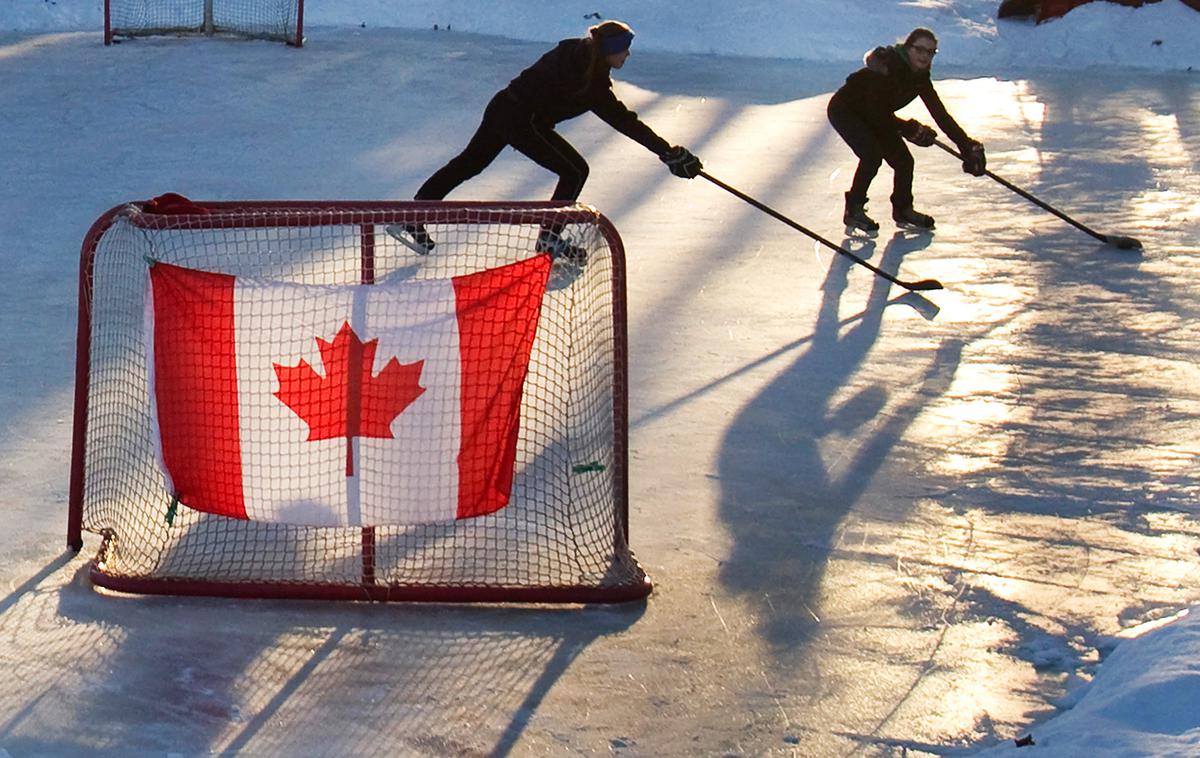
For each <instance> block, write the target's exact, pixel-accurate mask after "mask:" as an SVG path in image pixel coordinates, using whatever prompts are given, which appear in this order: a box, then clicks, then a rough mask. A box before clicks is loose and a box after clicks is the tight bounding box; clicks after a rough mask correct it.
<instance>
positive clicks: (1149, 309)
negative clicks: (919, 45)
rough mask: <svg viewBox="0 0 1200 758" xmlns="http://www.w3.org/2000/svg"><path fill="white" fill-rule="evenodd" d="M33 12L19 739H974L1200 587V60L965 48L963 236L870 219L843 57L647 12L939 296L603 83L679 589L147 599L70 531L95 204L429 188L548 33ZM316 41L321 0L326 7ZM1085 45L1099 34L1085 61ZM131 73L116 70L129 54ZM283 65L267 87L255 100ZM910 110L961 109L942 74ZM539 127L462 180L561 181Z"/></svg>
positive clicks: (878, 251)
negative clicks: (626, 114) (697, 43)
mask: <svg viewBox="0 0 1200 758" xmlns="http://www.w3.org/2000/svg"><path fill="white" fill-rule="evenodd" d="M310 35H311V36H312V37H313V38H314V41H313V43H312V44H309V45H308V46H307V47H306V48H305V49H304V50H302V51H297V50H293V49H289V48H286V47H284V46H282V45H276V44H269V43H243V42H230V41H223V40H215V41H199V40H182V41H181V40H175V39H169V38H167V39H148V40H139V41H137V42H135V43H127V44H122V45H118V46H115V47H113V48H110V49H104V48H103V47H102V46H101V45H100V40H99V34H98V33H83V34H77V33H72V34H61V35H17V34H5V35H0V93H3V95H2V97H3V107H2V108H0V124H2V129H0V135H2V136H0V145H3V146H4V147H5V150H4V152H3V158H0V261H2V264H3V271H4V274H3V275H2V276H0V335H3V337H4V344H5V350H4V354H3V358H2V359H0V386H2V387H3V392H2V393H0V425H2V428H3V430H4V434H3V435H2V436H0V513H2V514H3V515H2V516H0V518H2V520H3V528H2V529H0V554H3V555H4V556H5V557H6V560H4V561H3V563H0V582H2V584H0V588H2V591H0V670H3V671H4V676H3V679H4V682H5V686H4V687H2V688H0V757H4V756H11V758H21V757H22V756H84V755H87V756H96V755H113V756H194V755H208V754H232V753H241V754H245V755H255V756H308V755H312V756H351V755H389V756H399V755H421V756H448V755H463V756H473V755H481V756H483V755H489V756H490V755H495V756H502V755H514V756H524V755H547V756H551V755H554V756H557V755H629V756H691V755H706V756H707V755H714V756H720V755H738V756H759V755H796V756H831V755H839V756H841V755H855V756H901V755H907V756H918V755H961V754H965V753H968V752H970V750H969V748H973V747H985V746H987V745H989V744H992V743H994V742H996V741H998V740H1009V739H1012V738H1013V737H1016V736H1020V735H1021V734H1023V733H1024V732H1025V730H1026V729H1027V728H1028V726H1029V725H1030V724H1031V723H1032V722H1034V721H1036V720H1038V719H1041V718H1044V717H1046V716H1048V715H1049V714H1050V713H1051V712H1052V711H1053V709H1054V707H1055V704H1056V703H1058V702H1059V700H1060V698H1062V697H1063V696H1064V694H1065V693H1067V692H1068V691H1069V689H1070V686H1071V685H1072V684H1073V683H1076V682H1078V681H1079V680H1080V678H1086V677H1087V676H1089V675H1090V673H1091V671H1092V670H1093V668H1094V666H1095V664H1096V662H1097V661H1098V660H1099V659H1100V658H1101V656H1102V655H1103V654H1104V653H1105V652H1106V651H1108V650H1110V649H1111V648H1112V646H1113V645H1114V644H1115V641H1116V639H1117V638H1116V636H1115V635H1117V633H1118V632H1120V631H1121V630H1122V629H1125V628H1129V627H1133V626H1136V625H1137V624H1140V623H1143V622H1146V621H1151V620H1154V619H1156V618H1159V617H1161V616H1164V615H1169V614H1172V613H1174V612H1175V611H1177V610H1178V609H1180V608H1182V607H1185V606H1187V605H1188V604H1190V603H1192V602H1195V601H1196V600H1197V599H1198V598H1200V590H1198V589H1197V588H1198V587H1200V554H1198V550H1200V507H1198V506H1197V495H1198V493H1200V468H1198V467H1197V465H1196V462H1197V454H1198V452H1200V450H1198V443H1197V439H1198V438H1197V421H1196V419H1197V418H1198V417H1200V368H1198V367H1197V359H1198V357H1200V319H1198V318H1197V316H1200V304H1198V302H1197V299H1196V292H1197V282H1198V281H1200V273H1197V272H1198V269H1197V265H1198V264H1197V261H1198V257H1197V252H1198V251H1200V246H1198V240H1200V171H1198V170H1197V166H1198V163H1200V157H1198V156H1200V84H1198V80H1197V77H1196V76H1195V74H1184V73H1178V74H1176V73H1171V72H1166V73H1164V72H1153V73H1137V72H1133V71H1130V70H1109V71H1105V72H1104V73H1103V75H1096V76H1095V77H1094V78H1090V79H1088V83H1087V87H1088V92H1087V94H1086V96H1085V95H1084V94H1083V93H1082V91H1081V87H1080V76H1081V75H1080V74H1079V73H1078V72H1062V73H1055V72H1052V71H1045V70H1042V71H1037V72H1033V71H1030V72H1027V73H1023V74H1022V73H1016V74H1014V73H1013V72H1005V73H1004V75H1003V77H1000V76H998V75H997V74H996V73H995V72H988V71H981V70H965V69H957V68H953V67H939V68H937V69H935V73H936V77H937V81H938V89H939V92H940V93H941V95H942V97H943V99H944V100H945V101H946V103H947V105H948V107H949V109H950V111H951V113H953V114H954V115H955V116H956V118H957V119H958V120H959V122H960V123H961V124H963V126H964V127H965V128H966V129H967V130H968V132H970V133H971V135H972V136H974V137H976V138H978V139H980V140H982V141H983V142H984V143H985V144H986V145H987V147H988V156H989V164H988V165H989V168H991V169H992V170H993V171H995V172H996V173H997V174H999V175H1001V176H1003V177H1005V178H1006V179H1009V180H1010V181H1013V182H1015V183H1017V184H1018V185H1021V186H1023V187H1025V188H1027V189H1029V190H1030V191H1032V192H1034V193H1035V194H1037V195H1038V196H1039V197H1041V198H1042V199H1044V200H1046V201H1048V202H1051V203H1053V204H1055V205H1057V206H1058V207H1060V208H1062V209H1063V210H1066V211H1067V212H1068V213H1070V214H1071V215H1073V216H1074V217H1076V218H1078V219H1080V220H1082V221H1084V222H1085V223H1087V224H1088V225H1090V226H1092V227H1094V228H1096V229H1098V230H1100V231H1102V232H1108V233H1117V234H1125V235H1131V236H1134V237H1136V238H1138V239H1140V240H1141V241H1142V242H1143V243H1144V245H1145V248H1146V249H1145V251H1144V253H1141V254H1137V253H1130V252H1123V251H1118V250H1115V249H1112V248H1109V247H1105V246H1103V245H1101V244H1100V243H1098V242H1096V241H1095V240H1093V239H1092V238H1090V237H1088V236H1087V235H1085V234H1083V233H1081V232H1079V231H1078V230H1075V229H1073V228H1072V227H1070V226H1068V225H1066V224H1065V223H1063V222H1062V221H1060V220H1058V219H1055V218H1054V217H1052V216H1050V215H1049V214H1047V213H1044V212H1042V211H1039V210H1038V209H1037V208H1035V207H1034V206H1032V205H1030V204H1029V203H1028V202H1026V201H1025V200H1022V199H1021V198H1019V197H1017V196H1016V195H1014V194H1012V193H1010V192H1008V191H1007V190H1005V189H1003V188H1002V187H1000V186H999V185H998V184H996V183H994V182H991V181H990V180H988V179H986V178H974V177H970V176H968V175H966V174H964V173H962V171H961V170H960V168H959V165H958V163H957V162H956V161H954V160H952V159H951V158H950V157H949V156H947V155H945V154H944V153H941V152H940V151H938V150H937V149H936V148H929V149H926V150H919V149H915V152H916V159H917V186H916V196H917V207H918V209H922V210H925V211H927V212H929V213H931V214H932V215H934V216H935V217H936V218H937V230H936V234H934V235H932V236H930V235H913V234H900V233H895V229H894V227H893V226H892V224H891V223H890V220H888V218H887V216H888V213H887V194H888V190H889V184H890V180H891V174H890V171H889V170H888V169H887V168H886V167H885V168H884V169H883V171H882V172H881V174H880V176H879V178H878V179H877V180H876V183H875V185H874V186H873V195H872V200H873V203H872V206H871V208H872V211H873V212H874V213H873V215H875V216H876V218H879V219H880V221H881V223H882V224H883V228H882V230H881V233H880V236H879V237H878V239H877V240H875V241H874V242H873V243H863V242H861V241H847V240H844V238H843V236H842V235H841V223H840V215H841V207H842V205H841V204H842V192H843V191H844V189H845V187H846V185H848V182H849V177H850V174H851V172H852V171H853V169H854V161H853V157H852V155H851V153H850V151H849V150H848V149H847V148H846V147H845V146H844V144H842V142H841V141H840V140H839V139H838V138H837V136H836V135H835V134H834V132H833V131H832V129H831V128H829V126H828V124H827V122H826V120H825V113H824V110H825V104H826V102H827V100H828V97H829V95H830V94H831V93H832V92H833V91H834V90H835V89H836V88H837V86H838V85H839V84H840V83H841V81H842V79H843V77H844V76H845V75H846V74H847V73H848V72H849V69H848V68H847V66H846V65H845V64H844V63H838V64H813V63H810V62H803V61H783V60H751V59H744V58H721V57H719V56H697V55H679V54H669V53H656V52H650V51H645V52H640V51H639V52H637V53H636V55H635V56H634V57H633V58H631V59H630V62H629V64H628V65H627V66H626V68H625V70H624V71H622V72H621V74H620V77H619V79H620V83H619V84H618V92H619V94H620V95H621V97H622V98H623V99H624V100H625V102H626V103H627V104H629V105H630V106H631V107H633V108H635V110H637V111H638V113H639V114H640V115H641V116H642V117H643V119H644V120H645V121H646V122H648V123H649V124H651V125H653V127H654V128H655V129H656V130H657V131H658V132H659V133H660V134H662V135H663V136H664V137H666V138H667V139H668V140H670V141H671V142H672V143H679V144H683V145H687V146H688V147H690V148H691V149H692V150H693V151H694V152H695V153H696V154H698V155H699V156H700V157H701V158H702V159H703V160H704V162H705V168H706V170H708V171H709V172H710V173H711V174H712V175H713V176H715V177H718V178H720V179H722V180H724V181H726V182H728V183H730V184H732V185H734V186H736V187H738V188H739V189H741V190H743V191H745V192H747V193H749V194H751V195H752V196H754V197H756V198H758V199H759V200H761V201H763V202H765V203H767V204H769V205H770V206H772V207H774V208H776V209H778V210H779V211H781V212H783V213H785V214H787V215H788V216H790V217H792V218H793V219H795V220H796V221H798V222H800V223H802V224H804V225H806V226H808V227H809V228H810V229H813V230H814V231H817V232H819V233H820V234H823V235H825V236H827V237H829V238H831V239H833V240H834V241H836V242H839V243H843V242H845V244H847V245H848V246H850V249H851V250H853V251H854V252H855V253H856V254H857V255H859V256H862V257H863V258H866V259H867V260H869V261H870V262H871V263H872V264H874V265H877V266H879V267H881V268H883V269H884V270H887V271H890V272H894V273H895V274H896V275H897V276H899V277H900V278H902V279H906V280H916V279H925V278H935V279H938V280H939V281H941V282H942V283H943V284H944V285H945V289H944V290H941V291H934V292H928V293H925V295H926V297H924V298H922V297H919V296H915V295H911V294H909V295H906V294H905V291H904V290H903V289H901V288H898V287H896V286H894V285H889V284H888V282H886V281H884V280H883V279H880V278H878V277H876V276H874V275H872V274H871V272H869V271H867V270H866V269H865V268H863V267H860V266H858V265H855V264H854V263H852V262H851V261H849V260H848V259H847V258H845V257H843V256H840V255H838V254H836V253H833V252H832V251H830V250H829V249H827V248H824V247H822V246H820V245H817V244H815V243H814V242H813V241H811V240H810V239H808V238H807V237H805V236H804V235H802V234H800V233H798V232H796V231H794V230H792V229H789V228H788V227H786V226H785V225H783V224H781V223H779V222H778V221H775V220H773V219H771V218H770V217H768V216H766V215H765V214H763V213H762V212H760V211H758V210H756V209H754V208H753V207H751V206H750V205H748V204H746V203H743V202H741V201H740V200H738V199H737V198H735V197H733V196H732V195H730V194H728V193H726V192H724V191H722V190H721V189H719V188H718V187H716V186H714V185H712V184H710V183H708V182H706V181H704V180H702V179H696V180H693V181H690V182H688V181H684V180H680V179H676V178H674V177H672V176H671V175H669V174H668V173H667V171H666V170H665V169H664V167H663V166H662V165H661V164H660V163H659V161H658V160H657V159H656V158H655V157H654V156H653V155H651V154H650V153H648V152H646V151H645V150H644V149H643V148H641V147H640V146H638V145H637V144H635V143H633V142H632V141H630V140H628V139H626V138H624V137H623V136H621V135H619V134H617V133H616V132H614V131H612V130H611V129H609V128H608V127H607V126H605V125H604V124H603V123H602V122H600V121H599V120H598V119H596V118H594V117H591V116H585V117H583V118H580V119H577V120H575V121H572V122H570V123H568V124H564V125H563V128H562V129H561V131H562V133H563V134H564V135H565V136H567V137H568V138H569V139H570V140H571V141H572V142H573V143H574V144H575V145H576V147H578V148H579V150H580V152H581V153H583V154H584V155H585V156H586V157H587V159H588V161H589V163H590V165H591V169H592V172H591V177H590V179H589V182H588V185H587V187H586V189H585V190H584V194H583V197H582V198H581V199H582V200H583V201H585V202H588V203H590V204H592V205H594V206H596V207H597V208H599V209H600V210H601V211H602V212H603V213H604V214H605V215H606V216H608V217H609V218H610V219H612V220H613V222H614V223H615V225H616V226H617V228H618V229H619V230H620V232H621V235H622V237H623V239H624V242H625V246H626V251H627V255H628V269H629V280H628V286H629V303H628V305H629V313H630V320H629V339H630V345H631V352H630V371H631V376H630V378H631V393H630V400H631V409H630V445H631V466H632V473H631V509H632V513H631V527H630V533H631V541H632V544H633V548H634V551H635V552H636V554H637V557H638V559H639V560H640V562H641V563H642V565H643V566H644V567H645V568H646V570H647V571H648V573H649V574H650V575H651V577H652V579H653V580H654V582H655V590H654V593H653V594H652V595H651V597H650V598H649V600H648V601H647V602H645V603H635V604H629V605H617V606H607V607H588V608H580V607H567V608H557V607H555V608H546V607H533V608H531V607H468V606H443V605H432V606H431V605H401V604H396V605H368V604H334V603H318V602H283V601H235V600H220V599H187V598H169V597H151V598H143V597H136V598H131V597H112V596H103V595H101V594H99V593H97V592H95V591H94V590H93V589H92V588H91V586H90V584H89V582H88V580H87V562H88V560H89V559H90V558H91V556H92V553H93V551H94V549H95V546H96V544H97V543H98V540H97V539H96V538H95V537H94V536H89V541H88V542H87V544H86V546H85V548H84V550H83V551H82V552H81V553H80V554H79V555H73V554H71V553H70V552H68V551H66V550H65V530H66V515H67V510H66V502H67V485H68V468H69V458H70V453H69V451H70V435H71V407H72V397H73V392H74V385H73V382H74V350H75V345H74V342H75V318H76V294H77V293H76V288H77V265H78V253H79V244H80V241H81V240H82V238H83V235H84V233H85V232H86V230H87V228H88V226H89V225H90V224H91V222H92V221H93V220H94V219H95V218H96V217H97V216H99V215H100V214H101V213H102V212H104V211H105V210H107V209H108V208H110V207H112V206H114V205H116V204H118V203H120V202H122V201H126V200H140V199H147V198H149V197H152V196H154V195H157V194H159V193H162V192H167V191H175V192H181V193H184V194H186V195H189V196H191V197H193V198H199V199H406V198H408V197H410V196H411V195H412V193H413V192H414V191H415V189H416V187H417V186H419V184H420V183H421V181H422V180H423V179H424V178H425V177H426V176H428V175H429V174H430V173H431V172H432V171H433V170H435V169H436V168H438V167H439V166H440V165H442V163H444V162H445V161H446V160H447V159H448V158H450V157H451V156H452V155H453V154H454V153H456V152H457V151H458V150H459V149H460V148H461V146H462V145H463V144H465V142H466V140H467V138H468V137H469V136H470V135H471V133H472V132H473V130H474V128H475V126H476V124H477V123H478V117H479V113H480V111H481V108H482V106H483V105H484V104H485V103H486V101H487V99H488V98H489V97H490V96H491V95H492V93H493V92H494V91H495V90H496V89H498V88H499V87H502V86H504V84H505V83H506V82H507V81H508V79H509V78H510V77H511V76H512V75H513V74H514V73H515V72H517V71H519V70H520V69H521V68H523V67H524V66H525V65H527V64H528V63H529V62H530V61H532V60H534V59H535V58H536V57H537V55H539V54H540V53H541V52H542V51H543V49H544V48H546V47H547V46H546V45H545V44H542V43H535V42H518V41H513V40H506V39H501V38H494V37H484V36H475V35H467V34H459V33H454V34H447V33H437V32H433V31H403V30H371V29H367V30H360V29H322V30H319V33H318V31H315V30H314V31H310ZM318 40H319V41H318ZM1084 76H1088V75H1087V74H1084ZM117 85H119V86H117ZM250 103H253V104H254V105H253V107H250V106H249V105H248V104H250ZM912 112H913V114H914V115H916V116H917V117H919V118H921V119H922V120H926V121H927V120H928V117H927V116H926V115H925V113H924V111H923V109H921V108H920V106H919V105H917V106H915V107H914V108H913V111H912ZM552 185H553V179H552V177H551V176H550V175H548V174H546V173H545V172H543V171H541V170H540V169H538V168H537V167H536V166H534V165H533V164H531V163H530V162H528V161H527V160H525V159H523V158H522V157H520V156H519V155H515V154H514V153H512V152H511V151H508V152H506V153H505V154H504V155H503V156H502V157H501V159H500V160H498V161H497V162H496V163H495V164H494V165H493V166H492V167H491V168H490V169H489V170H488V171H487V172H485V173H484V174H483V175H481V176H480V177H478V178H477V179H475V180H473V181H472V182H471V183H469V184H467V185H465V186H463V187H462V188H460V190H459V191H458V192H456V193H455V194H454V195H452V198H455V199H526V198H543V197H546V196H548V195H549V193H550V190H551V187H552Z"/></svg>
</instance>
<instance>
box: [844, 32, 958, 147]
mask: <svg viewBox="0 0 1200 758" xmlns="http://www.w3.org/2000/svg"><path fill="white" fill-rule="evenodd" d="M869 55H870V56H874V59H875V60H877V61H879V62H880V63H882V64H883V65H885V66H886V67H887V73H886V74H883V73H879V72H877V71H874V70H872V69H870V68H866V67H864V68H860V69H859V70H858V71H855V72H854V73H853V74H851V75H850V76H848V77H846V83H845V84H843V85H842V87H841V89H839V90H838V91H837V92H835V93H834V95H833V98H832V99H831V100H830V102H829V105H830V108H831V109H834V108H836V109H849V110H851V111H853V112H854V113H856V114H858V115H859V116H860V117H862V118H863V119H864V120H865V121H867V122H868V123H870V124H871V125H872V126H874V127H875V128H876V129H888V130H891V131H896V130H897V129H898V128H899V123H900V119H898V118H896V115H895V113H896V111H898V110H900V109H901V108H903V107H904V106H906V105H908V104H909V103H911V102H912V101H913V99H914V98H917V97H920V98H921V102H923V103H925V108H926V109H927V110H928V111H929V115H931V116H933V120H934V123H936V124H937V125H938V128H939V129H941V130H942V132H944V133H945V135H946V136H947V137H949V138H950V139H951V140H952V141H953V142H954V144H956V145H959V146H960V148H961V146H962V145H964V144H965V143H968V142H970V137H968V136H967V134H966V132H964V131H963V130H962V127H960V126H959V125H958V122H957V121H955V120H954V118H953V117H952V116H951V115H950V113H949V112H948V111H947V110H946V106H945V105H943V104H942V99H941V98H940V97H938V94H937V91H936V90H934V88H933V80H932V79H930V77H929V72H928V71H917V70H915V69H913V67H912V66H910V65H909V63H908V56H907V55H906V54H905V53H904V46H903V45H895V46H893V47H877V48H875V49H874V50H873V51H871V53H870V54H869Z"/></svg>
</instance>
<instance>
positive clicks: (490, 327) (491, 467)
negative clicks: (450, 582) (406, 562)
mask: <svg viewBox="0 0 1200 758" xmlns="http://www.w3.org/2000/svg"><path fill="white" fill-rule="evenodd" d="M549 274H550V256H548V255H541V256H538V257H536V258H530V259H528V260H525V261H521V262H519V263H513V264H510V265H508V266H504V267H502V268H497V269H491V270H488V271H481V272H479V273H476V274H470V275H468V276H462V277H457V278H455V279H454V294H455V302H456V309H457V312H458V331H459V354H460V356H461V362H462V363H461V365H462V369H461V370H462V374H461V395H460V397H461V400H460V414H461V419H460V421H461V425H462V442H461V447H460V449H459V453H458V518H470V517H472V516H480V515H483V514H485V513H492V512H493V511H496V510H499V509H500V508H503V507H504V506H505V505H507V504H508V499H509V496H510V495H511V494H512V482H513V464H514V462H515V461H516V452H517V432H518V427H519V423H520V415H521V392H522V389H523V387H524V384H525V375H526V373H527V372H528V370H529V353H530V350H531V348H532V347H533V338H534V335H535V334H536V333H537V323H538V317H539V315H540V314H541V308H542V296H543V295H544V294H545V291H546V281H547V278H548V277H549Z"/></svg>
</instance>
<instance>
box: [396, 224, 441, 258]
mask: <svg viewBox="0 0 1200 758" xmlns="http://www.w3.org/2000/svg"><path fill="white" fill-rule="evenodd" d="M384 231H386V232H387V233H388V235H389V236H390V237H391V238H392V239H394V240H396V241H397V242H399V243H400V244H402V245H404V246H405V247H407V248H408V249H409V250H412V251H413V252H414V253H416V254H417V255H429V253H430V252H432V251H433V248H434V247H435V243H434V241H433V238H432V237H430V236H429V233H428V232H426V231H425V225H424V224H392V225H390V226H387V227H384Z"/></svg>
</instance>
